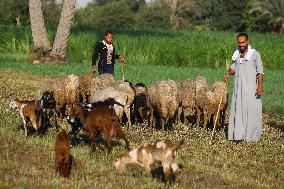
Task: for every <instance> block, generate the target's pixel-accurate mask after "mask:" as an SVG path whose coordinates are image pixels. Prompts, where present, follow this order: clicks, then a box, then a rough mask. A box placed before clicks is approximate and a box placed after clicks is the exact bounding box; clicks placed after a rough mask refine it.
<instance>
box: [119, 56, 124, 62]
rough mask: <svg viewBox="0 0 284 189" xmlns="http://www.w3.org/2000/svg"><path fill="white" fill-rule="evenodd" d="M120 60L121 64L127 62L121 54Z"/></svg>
mask: <svg viewBox="0 0 284 189" xmlns="http://www.w3.org/2000/svg"><path fill="white" fill-rule="evenodd" d="M119 61H120V63H121V64H124V63H125V59H124V57H123V56H121V55H120V56H119Z"/></svg>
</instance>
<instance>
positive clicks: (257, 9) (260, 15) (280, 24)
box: [249, 0, 284, 33]
mask: <svg viewBox="0 0 284 189" xmlns="http://www.w3.org/2000/svg"><path fill="white" fill-rule="evenodd" d="M252 7H253V8H252V9H251V10H250V12H249V13H250V15H252V16H253V17H254V18H255V20H256V22H257V23H259V24H266V26H268V27H269V29H270V30H272V31H274V32H277V33H279V32H284V11H283V10H284V0H262V1H261V0H258V1H255V2H254V3H253V5H252ZM266 30H267V28H266Z"/></svg>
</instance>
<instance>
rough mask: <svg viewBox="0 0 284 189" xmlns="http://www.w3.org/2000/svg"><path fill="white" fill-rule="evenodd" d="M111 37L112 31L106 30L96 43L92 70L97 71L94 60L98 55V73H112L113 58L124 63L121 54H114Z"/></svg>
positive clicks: (95, 60)
mask: <svg viewBox="0 0 284 189" xmlns="http://www.w3.org/2000/svg"><path fill="white" fill-rule="evenodd" d="M112 39H113V33H112V32H111V31H107V32H105V34H104V39H103V40H102V41H99V42H98V43H97V44H96V48H95V51H94V53H93V57H92V71H93V72H96V71H97V66H96V62H97V59H98V57H99V55H100V59H99V62H98V71H99V75H101V74H104V73H110V74H112V75H114V63H115V59H119V61H120V62H121V63H122V64H124V62H125V60H124V57H123V56H121V55H118V54H115V47H114V45H113V44H112Z"/></svg>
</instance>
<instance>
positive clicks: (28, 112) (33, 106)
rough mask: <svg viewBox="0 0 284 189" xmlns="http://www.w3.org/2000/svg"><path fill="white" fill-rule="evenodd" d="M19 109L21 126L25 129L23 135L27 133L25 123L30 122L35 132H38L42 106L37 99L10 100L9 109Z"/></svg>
mask: <svg viewBox="0 0 284 189" xmlns="http://www.w3.org/2000/svg"><path fill="white" fill-rule="evenodd" d="M16 109H19V112H20V115H21V117H22V120H23V126H24V130H25V136H27V135H28V131H27V123H28V121H31V122H32V125H33V127H34V129H35V130H36V132H37V133H38V132H39V129H40V124H41V117H42V107H41V105H40V102H39V101H35V100H31V101H27V100H23V101H22V100H19V99H18V98H16V99H14V100H12V101H11V102H10V110H12V111H15V110H16Z"/></svg>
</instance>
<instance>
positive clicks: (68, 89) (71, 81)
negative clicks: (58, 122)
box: [64, 74, 79, 109]
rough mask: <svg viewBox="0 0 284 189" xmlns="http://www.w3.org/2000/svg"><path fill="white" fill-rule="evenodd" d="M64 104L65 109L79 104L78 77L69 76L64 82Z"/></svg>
mask: <svg viewBox="0 0 284 189" xmlns="http://www.w3.org/2000/svg"><path fill="white" fill-rule="evenodd" d="M64 86H65V103H66V105H67V108H69V109H70V108H71V107H72V106H73V105H74V104H77V103H78V102H79V77H78V76H76V75H74V74H71V75H68V76H67V78H66V79H65V80H64Z"/></svg>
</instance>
